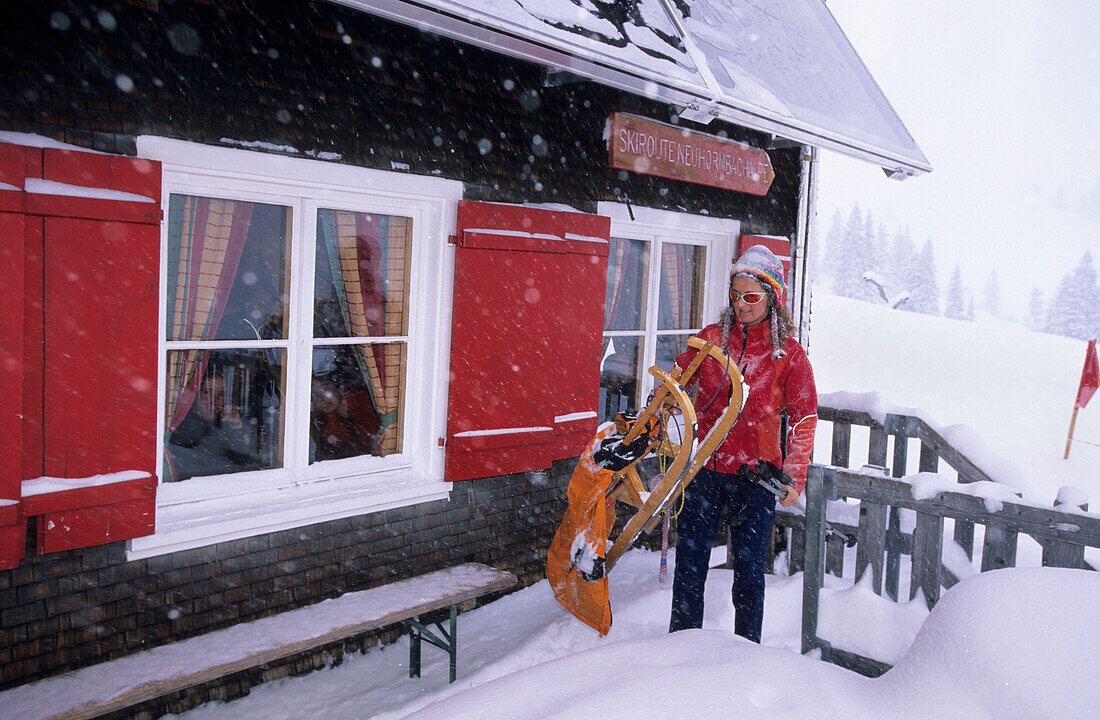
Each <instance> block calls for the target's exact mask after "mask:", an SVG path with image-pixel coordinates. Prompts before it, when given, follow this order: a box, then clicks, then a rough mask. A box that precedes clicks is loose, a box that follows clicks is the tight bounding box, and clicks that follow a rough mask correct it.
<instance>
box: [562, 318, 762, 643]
mask: <svg viewBox="0 0 1100 720" xmlns="http://www.w3.org/2000/svg"><path fill="white" fill-rule="evenodd" d="M688 346H689V347H693V348H696V349H697V350H699V352H698V353H697V354H696V356H695V358H694V359H693V360H692V362H691V364H690V365H689V366H688V367H687V369H685V370H684V371H683V372H682V373H681V372H680V371H679V368H673V370H672V373H671V374H670V373H667V372H665V371H664V370H662V369H661V368H659V367H656V366H655V367H652V368H650V369H649V374H650V375H652V376H653V377H654V378H656V379H657V381H658V383H659V384H658V386H657V389H656V391H655V392H654V393H653V396H652V399H651V400H650V401H649V404H648V405H647V406H646V408H645V410H643V411H642V412H641V413H640V414H639V415H638V416H637V417H633V416H629V415H626V414H623V413H620V414H619V415H618V416H616V418H615V422H614V423H608V424H607V425H605V426H603V427H601V428H600V430H599V431H598V432H597V433H596V436H595V437H594V438H593V439H592V442H590V443H589V444H588V446H587V447H586V448H585V450H584V452H583V453H582V454H581V456H580V459H579V460H578V461H577V467H576V468H575V469H574V470H573V475H572V476H571V477H570V479H569V487H568V489H567V491H566V495H567V499H568V507H567V508H566V511H565V515H564V516H563V517H562V521H561V524H560V525H559V526H558V531H557V533H555V535H554V539H553V541H552V542H551V543H550V550H549V552H548V553H547V560H546V578H547V579H548V580H549V581H550V587H551V588H552V589H553V591H554V596H555V597H556V598H557V600H558V602H560V603H561V604H562V605H563V606H564V607H565V608H566V609H567V610H569V612H571V613H572V614H573V615H575V616H576V617H577V618H578V619H579V620H581V621H582V622H584V623H585V624H587V625H589V626H591V627H592V628H594V629H595V630H596V631H597V632H599V634H600V636H601V637H602V636H604V635H606V634H607V632H608V630H610V629H611V605H610V596H609V585H608V578H607V573H608V572H609V571H610V570H611V568H612V567H614V565H615V562H616V561H617V560H618V559H619V558H620V557H621V556H622V554H623V553H624V552H626V551H627V550H628V549H630V547H631V546H632V545H633V544H634V542H635V541H636V540H637V539H638V536H639V535H640V534H641V533H642V532H647V533H648V532H651V531H652V530H653V528H654V527H655V526H656V525H657V523H658V522H660V519H661V516H662V513H666V512H669V511H670V510H671V511H672V512H675V507H674V506H675V503H676V501H677V500H678V499H679V497H680V496H681V494H682V493H683V492H684V488H686V487H687V485H688V483H690V482H691V480H692V479H693V478H694V477H695V475H696V474H697V473H698V472H699V470H700V469H702V468H703V466H704V465H705V464H706V462H707V460H708V459H709V458H710V456H711V454H712V453H713V452H714V451H715V450H716V449H717V448H718V446H719V445H721V444H722V441H723V440H724V439H725V437H726V434H727V433H728V432H729V430H730V428H732V427H733V424H734V423H735V422H736V421H737V416H738V414H739V413H740V412H741V405H742V403H743V401H744V394H745V390H744V388H743V386H742V382H741V373H740V371H739V370H738V368H737V365H736V364H735V363H734V362H732V361H731V360H730V358H729V357H727V356H726V354H725V353H724V352H723V351H722V350H721V349H720V348H718V347H717V346H715V345H714V343H712V342H707V341H704V340H701V339H699V338H697V337H692V338H689V339H688ZM708 359H709V360H710V361H711V362H717V363H718V364H719V365H720V366H721V368H722V370H723V371H724V372H725V373H726V375H727V378H726V379H727V380H728V381H729V383H730V385H728V386H723V387H722V388H721V389H720V390H719V392H720V393H722V394H723V395H724V394H726V392H727V391H728V393H729V403H728V405H727V407H726V410H725V412H724V413H723V415H722V416H721V417H719V418H718V421H717V422H716V423H715V425H714V427H713V428H712V429H711V431H710V433H709V434H708V435H707V436H706V437H705V438H703V439H702V441H701V442H700V441H699V439H698V438H697V437H696V435H697V428H696V414H695V405H694V404H693V403H692V401H691V398H690V397H689V396H688V394H687V391H686V390H685V389H684V386H685V385H687V383H688V382H689V381H690V380H691V378H692V377H693V376H694V375H695V373H696V371H698V369H699V367H700V366H701V365H702V364H703V363H704V362H705V361H707V360H708ZM714 399H715V398H703V399H702V400H701V402H704V403H705V402H708V401H713V400H714ZM671 425H677V426H679V428H680V437H679V438H678V440H679V443H676V442H674V441H673V438H672V437H670V432H669V430H670V429H671V427H670V426H671ZM647 457H650V458H652V457H656V461H651V462H648V463H643V462H642V461H643V460H645V459H646V458H647ZM654 465H657V466H658V467H657V471H656V472H654V471H653V468H652V466H654ZM647 471H648V474H649V475H650V477H648V478H646V477H645V475H646V473H647ZM620 502H621V503H624V504H625V505H627V506H630V507H631V508H633V510H634V514H633V515H632V516H630V518H629V519H627V520H626V522H625V523H624V524H623V526H622V530H621V531H620V532H619V533H618V535H617V536H615V537H614V538H611V535H612V531H613V528H614V526H615V520H616V517H617V514H616V507H617V503H620Z"/></svg>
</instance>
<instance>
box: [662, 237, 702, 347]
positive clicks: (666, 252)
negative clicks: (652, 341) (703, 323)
mask: <svg viewBox="0 0 1100 720" xmlns="http://www.w3.org/2000/svg"><path fill="white" fill-rule="evenodd" d="M695 251H696V247H695V246H694V245H674V244H671V243H670V244H666V245H664V247H663V248H662V250H661V283H662V285H663V290H664V293H662V294H666V297H667V298H668V305H667V312H668V315H667V316H665V317H664V318H662V322H661V323H660V329H662V330H679V329H683V328H690V327H692V325H693V323H692V319H693V317H692V316H693V314H694V310H695ZM662 309H666V308H662Z"/></svg>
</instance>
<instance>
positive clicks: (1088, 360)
mask: <svg viewBox="0 0 1100 720" xmlns="http://www.w3.org/2000/svg"><path fill="white" fill-rule="evenodd" d="M1098 387H1100V363H1098V362H1097V360H1096V340H1095V339H1093V340H1089V349H1088V350H1086V351H1085V368H1084V369H1083V370H1082V371H1081V385H1080V386H1079V387H1078V388H1077V402H1076V403H1075V404H1074V407H1079V408H1083V407H1085V406H1086V405H1088V404H1089V400H1091V399H1092V394H1093V393H1094V392H1096V388H1098Z"/></svg>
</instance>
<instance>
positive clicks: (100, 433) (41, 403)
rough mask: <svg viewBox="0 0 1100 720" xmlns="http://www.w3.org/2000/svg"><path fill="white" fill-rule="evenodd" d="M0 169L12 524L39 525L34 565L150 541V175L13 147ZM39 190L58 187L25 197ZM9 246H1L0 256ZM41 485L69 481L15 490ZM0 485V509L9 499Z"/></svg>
mask: <svg viewBox="0 0 1100 720" xmlns="http://www.w3.org/2000/svg"><path fill="white" fill-rule="evenodd" d="M20 156H21V157H20ZM2 159H8V160H10V162H9V163H3V164H4V165H5V167H6V168H7V170H4V171H0V172H2V173H3V174H2V175H0V177H2V178H3V182H6V183H8V184H9V185H16V187H18V188H20V190H19V191H11V194H12V195H16V194H17V195H18V196H19V213H18V215H19V217H20V219H21V221H22V224H23V231H22V238H21V239H20V241H19V244H18V247H19V251H20V253H21V254H20V257H19V262H18V267H19V268H20V269H21V270H22V271H23V275H22V280H23V281H22V282H21V286H22V287H21V290H20V294H21V297H20V299H19V301H18V304H19V306H20V307H19V310H20V313H19V315H18V316H17V317H18V319H19V320H20V321H21V322H19V326H20V327H19V333H18V335H17V336H16V337H20V338H21V347H19V348H17V349H15V350H14V351H12V350H9V348H8V344H7V341H5V348H4V352H5V357H7V356H8V354H9V353H11V354H12V355H13V356H17V357H19V359H20V362H19V364H20V365H21V373H22V378H21V381H20V384H19V388H18V389H19V391H20V394H21V401H20V402H19V404H17V405H16V407H21V408H22V419H21V420H20V425H21V433H17V435H19V436H20V441H19V442H20V445H21V447H19V448H17V449H14V450H13V443H12V442H8V443H7V444H3V445H0V452H3V453H4V457H5V458H7V456H8V454H10V453H18V454H17V455H16V456H15V458H16V459H15V462H14V464H6V466H7V467H14V468H16V472H17V473H18V474H19V481H18V488H17V489H18V493H17V494H16V499H18V500H19V501H20V505H19V510H18V512H19V515H20V516H21V522H22V523H24V524H25V519H26V518H27V517H30V516H37V517H38V518H39V521H38V522H37V528H38V549H39V552H52V551H55V550H61V549H68V548H77V547H88V546H91V545H98V544H102V543H106V542H113V541H116V540H124V539H128V538H133V537H138V536H141V535H147V534H149V533H151V532H152V531H153V520H154V516H155V497H156V478H155V477H154V472H155V467H156V465H155V463H156V440H155V432H156V427H157V421H156V388H157V376H156V373H157V303H158V277H159V272H158V259H159V244H160V229H159V228H160V165H159V163H154V162H151V161H148V160H140V159H135V158H125V157H117V156H111V155H101V154H95V153H87V152H78V151H70V150H60V149H39V148H26V147H19V146H12V145H7V146H0V160H2ZM16 165H21V166H22V167H21V168H15V166H16ZM24 178H26V180H24ZM13 179H16V182H13V181H12V180H13ZM38 181H49V182H52V183H56V185H46V186H43V185H41V184H40V185H39V187H35V188H31V190H32V192H26V191H25V190H26V186H25V183H27V184H29V183H30V182H38ZM119 193H128V194H129V195H130V196H132V197H127V196H124V195H120V194H119ZM5 194H6V193H5ZM139 196H140V197H139ZM142 197H144V198H148V202H144V201H142V200H141V198H142ZM5 227H6V226H5ZM8 245H13V246H14V240H12V239H11V238H9V236H8V234H7V233H5V235H4V245H3V249H0V252H3V251H4V249H6V248H7V247H8ZM7 291H8V288H5V290H4V292H5V293H7ZM5 298H6V294H5V295H3V296H0V305H3V303H4V302H6V300H5ZM5 337H8V335H7V334H5ZM5 377H6V376H0V383H3V384H0V393H4V397H8V396H9V395H10V393H11V392H12V391H11V390H9V389H8V386H7V383H6V382H4V380H5ZM2 422H5V418H3V417H0V423H2ZM41 476H46V477H48V478H59V479H63V480H66V481H65V482H54V481H36V482H31V483H25V482H23V481H26V480H32V479H34V478H39V477H41ZM5 482H6V480H0V498H2V497H4V494H5V493H7V492H10V490H9V489H8V487H7V486H6V485H5V484H4V483H5ZM2 512H3V511H2V509H0V513H2ZM2 525H3V519H2V516H0V527H2ZM4 542H5V543H6V542H7V541H6V539H5V540H4ZM19 544H20V546H22V544H23V540H22V537H20V539H19ZM0 555H2V553H0ZM20 555H21V553H20Z"/></svg>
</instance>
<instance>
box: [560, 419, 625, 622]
mask: <svg viewBox="0 0 1100 720" xmlns="http://www.w3.org/2000/svg"><path fill="white" fill-rule="evenodd" d="M614 432H615V427H614V425H608V426H607V427H606V428H604V429H603V430H601V431H600V432H598V433H596V437H594V438H593V439H592V442H590V443H589V444H588V447H586V448H585V449H584V453H582V454H581V457H580V461H579V462H577V467H576V468H575V469H574V470H573V476H572V477H571V478H570V479H569V489H568V491H567V493H566V494H567V497H568V501H569V506H568V507H567V508H566V510H565V516H564V517H562V521H561V524H560V525H559V526H558V531H557V533H555V534H554V540H553V542H551V543H550V550H549V551H548V552H547V557H546V579H547V580H549V581H550V587H551V589H552V590H553V591H554V596H555V597H557V599H558V602H560V603H561V604H562V605H563V606H564V607H565V609H567V610H568V611H569V612H571V613H573V615H575V616H576V617H577V619H579V620H580V621H581V622H583V623H585V624H586V625H589V626H591V627H592V628H593V629H595V630H596V631H597V632H598V633H599V634H600V637H603V636H604V635H606V634H607V632H608V631H609V630H610V629H611V602H610V598H609V594H608V592H609V591H608V583H607V574H606V572H605V571H604V559H605V558H606V556H607V537H608V535H609V534H610V533H611V529H612V527H614V524H615V503H614V502H608V500H607V489H608V486H609V485H610V484H611V476H612V475H613V473H612V471H611V470H608V469H606V468H602V467H600V466H599V465H597V464H596V463H595V461H594V460H593V459H592V455H593V453H594V452H595V450H596V448H598V447H599V444H600V442H601V441H602V440H603V439H604V438H606V437H607V436H609V435H610V434H612V433H614ZM585 575H588V576H589V577H594V576H599V579H598V580H586V579H585V577H584V576H585Z"/></svg>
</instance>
